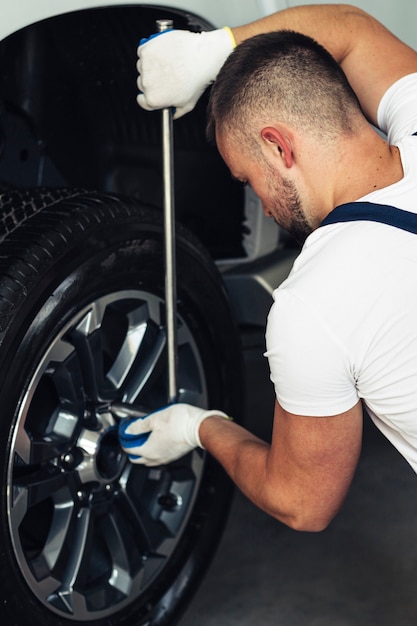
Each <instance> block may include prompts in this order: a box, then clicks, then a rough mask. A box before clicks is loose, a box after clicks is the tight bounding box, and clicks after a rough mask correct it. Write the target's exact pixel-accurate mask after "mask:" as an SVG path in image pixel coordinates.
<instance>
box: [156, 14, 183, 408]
mask: <svg viewBox="0 0 417 626" xmlns="http://www.w3.org/2000/svg"><path fill="white" fill-rule="evenodd" d="M156 27H157V30H158V32H160V33H161V32H163V31H165V30H170V29H171V28H173V21H172V20H157V22H156ZM162 175H163V192H164V197H163V209H164V254H165V315H166V335H167V339H166V340H167V357H168V403H173V402H175V401H176V399H177V365H178V363H177V280H176V278H177V277H176V259H175V201H174V129H173V120H172V109H171V108H165V109H162Z"/></svg>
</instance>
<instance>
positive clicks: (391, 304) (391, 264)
mask: <svg viewBox="0 0 417 626" xmlns="http://www.w3.org/2000/svg"><path fill="white" fill-rule="evenodd" d="M378 123H379V125H380V127H381V129H383V130H384V132H387V134H388V137H389V141H390V143H394V144H395V145H397V146H398V147H399V149H400V154H401V160H402V164H403V170H404V177H403V179H402V180H401V181H399V182H397V183H395V184H394V185H391V186H389V187H386V188H385V189H382V190H378V191H376V192H373V193H371V194H369V195H367V196H366V197H364V198H361V200H362V201H368V202H376V203H379V204H390V205H393V206H395V207H398V208H400V209H404V210H407V211H411V212H414V213H417V136H416V137H411V136H409V135H411V134H412V133H414V132H416V131H417V74H412V75H410V76H407V77H405V78H403V79H401V80H400V81H398V82H397V83H395V85H393V86H392V87H391V88H390V89H389V90H388V91H387V93H386V94H385V95H384V97H383V98H382V100H381V103H380V105H379V110H378ZM266 346H267V351H266V353H265V354H266V356H267V357H268V359H269V365H270V371H271V380H272V382H273V383H274V385H275V392H276V396H277V399H278V401H279V403H280V404H281V406H282V407H283V408H284V409H286V410H287V411H290V412H291V413H295V414H299V415H311V416H328V415H336V414H338V413H342V412H344V411H347V410H349V409H350V408H352V407H353V406H354V405H355V404H356V403H357V402H358V400H359V399H362V400H363V401H364V403H365V404H366V406H367V409H368V412H369V414H370V416H371V417H372V419H373V420H374V422H375V424H376V425H377V426H378V428H379V429H380V430H381V431H382V432H383V433H384V434H385V435H386V437H387V438H388V439H389V440H390V441H391V442H392V443H393V444H394V446H395V447H396V448H397V449H398V450H399V451H400V452H401V454H403V456H404V457H405V458H406V459H407V461H408V462H409V463H410V464H411V465H412V467H413V468H414V470H415V471H416V472H417V235H415V234H412V233H409V232H406V231H404V230H401V229H398V228H394V227H392V226H389V225H386V224H381V223H376V222H367V221H357V222H348V223H337V224H329V225H327V226H324V227H321V228H318V229H317V230H315V231H314V232H313V233H312V234H311V235H310V236H309V237H308V239H307V240H306V242H305V244H304V247H303V249H302V251H301V253H300V255H299V256H298V258H297V259H296V261H295V263H294V267H293V269H292V271H291V273H290V275H289V277H288V278H287V280H285V281H284V282H283V283H282V284H281V285H280V287H279V288H278V289H276V290H275V292H274V304H273V305H272V308H271V311H270V314H269V316H268V324H267V331H266Z"/></svg>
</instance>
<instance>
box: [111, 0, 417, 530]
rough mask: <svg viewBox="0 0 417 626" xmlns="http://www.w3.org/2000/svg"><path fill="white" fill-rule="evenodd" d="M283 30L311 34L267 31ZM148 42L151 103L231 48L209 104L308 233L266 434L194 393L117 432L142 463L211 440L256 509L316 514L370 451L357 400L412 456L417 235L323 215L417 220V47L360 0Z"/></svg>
mask: <svg viewBox="0 0 417 626" xmlns="http://www.w3.org/2000/svg"><path fill="white" fill-rule="evenodd" d="M282 29H285V30H286V31H288V30H291V31H296V33H302V34H303V35H306V36H308V38H306V37H304V36H300V35H298V34H295V33H290V32H278V33H273V32H272V31H280V30H282ZM259 33H269V34H266V35H260V36H259V37H254V38H252V36H253V35H257V34H259ZM231 35H233V36H234V38H235V40H236V42H237V43H238V44H240V45H238V46H237V48H236V50H235V51H234V52H233V53H232V54H230V53H231V52H232V48H233V44H232V39H231ZM310 37H311V38H313V39H314V40H315V41H317V42H319V44H321V46H323V47H324V48H325V49H326V50H327V51H329V53H330V54H328V53H327V52H326V51H325V50H323V49H322V48H321V46H319V45H318V44H316V43H315V41H312V40H311V39H310ZM241 42H243V43H241ZM139 55H140V61H139V69H140V78H139V86H140V89H141V91H142V92H143V93H142V94H141V95H140V96H139V102H140V104H141V105H142V106H144V107H145V108H147V109H152V108H160V107H163V106H175V107H177V116H179V115H181V114H183V113H185V112H187V111H188V110H190V109H191V108H192V107H193V106H194V104H195V102H196V101H197V99H198V97H199V96H200V95H201V93H202V91H203V90H204V89H205V87H206V86H207V84H208V83H210V82H211V81H213V80H214V79H215V78H216V76H217V73H218V71H219V69H220V67H221V66H222V65H223V63H224V62H225V63H224V65H223V67H222V69H221V71H220V73H219V74H218V76H217V80H216V81H215V83H214V86H213V88H212V94H211V103H210V111H209V128H210V129H211V132H212V133H214V134H215V138H216V141H217V146H218V149H219V151H220V153H221V155H222V157H223V158H224V160H225V162H226V163H227V165H228V166H229V168H230V170H231V173H232V175H233V176H234V177H236V178H237V179H239V180H242V181H244V182H247V183H249V184H250V185H251V186H252V187H253V189H254V190H255V192H256V193H257V194H258V196H259V197H260V199H261V201H262V203H263V207H264V211H265V213H266V214H267V215H268V216H271V217H273V218H274V219H275V220H276V221H277V222H278V223H279V224H280V225H282V226H283V227H284V228H286V229H288V230H289V231H291V232H293V233H294V234H295V236H297V237H298V238H300V239H302V240H303V241H304V240H305V242H304V245H303V248H302V251H301V253H300V255H299V257H298V258H297V260H296V262H295V264H294V267H293V269H292V271H291V274H290V276H289V277H288V279H287V280H286V281H285V282H284V283H283V284H282V285H281V286H280V287H279V288H278V289H276V291H275V292H274V302H273V305H272V308H271V311H270V314H269V317H268V324H267V332H266V345H267V352H266V355H267V357H268V359H269V364H270V370H271V379H272V381H273V383H274V385H275V390H276V405H275V414H274V427H273V435H272V442H271V445H268V444H267V443H265V442H263V441H261V440H259V439H258V438H256V437H255V436H253V435H252V434H251V433H249V432H248V431H247V430H245V429H244V428H242V427H240V426H239V425H237V424H235V423H234V422H233V421H230V420H227V419H225V417H226V416H225V415H224V414H222V413H221V412H220V411H204V410H203V409H200V408H197V407H192V406H189V405H184V404H177V405H173V406H171V407H168V408H165V409H163V410H161V411H159V412H156V413H153V414H151V415H150V416H148V417H147V418H145V419H143V420H141V419H136V420H130V421H129V420H125V421H123V422H122V428H121V441H122V445H123V447H124V448H125V450H126V451H127V452H128V453H129V454H130V455H132V461H133V462H137V463H142V464H144V465H158V464H164V463H168V462H170V461H172V460H173V459H176V458H178V457H180V456H181V455H183V454H185V453H187V452H189V451H190V450H191V449H193V448H194V447H196V446H201V447H203V448H205V449H206V450H207V451H208V452H209V453H211V454H212V455H214V457H216V459H218V461H219V462H220V463H221V464H222V465H223V466H224V468H225V469H226V471H227V472H228V473H229V475H230V476H231V477H232V479H233V480H234V482H235V483H236V484H237V485H238V487H239V488H240V489H241V490H242V491H243V492H244V493H245V494H246V496H247V497H249V498H250V499H251V500H252V501H253V502H254V503H255V504H256V505H257V506H259V507H260V508H261V509H263V510H264V511H266V512H267V513H269V514H271V515H272V516H274V517H276V518H277V519H279V520H281V521H282V522H284V523H286V524H288V525H289V526H290V527H292V528H295V529H299V530H307V531H316V530H321V529H323V528H324V527H326V525H327V524H328V523H329V522H330V521H331V519H332V518H333V517H334V515H335V514H336V513H337V511H338V510H339V508H340V506H341V504H342V502H343V500H344V497H345V495H346V492H347V490H348V488H349V485H350V483H351V480H352V477H353V474H354V471H355V468H356V465H357V462H358V457H359V454H360V449H361V439H362V402H363V403H364V404H365V406H366V408H367V411H368V412H369V414H370V416H371V417H372V419H373V420H374V422H375V423H376V425H377V426H378V428H380V430H381V431H382V432H383V433H384V434H385V435H386V437H387V438H388V439H389V440H390V441H391V442H392V443H393V444H394V446H395V447H396V448H397V449H398V450H399V451H400V452H401V453H402V454H403V455H404V457H405V458H406V459H407V460H408V462H409V463H410V464H411V465H412V467H413V468H414V469H415V470H416V471H417V235H416V234H414V233H412V232H409V231H408V230H404V229H403V228H398V227H394V226H392V225H389V224H384V223H380V222H378V221H373V219H372V217H371V219H354V221H347V222H340V221H338V220H337V219H336V220H335V221H332V220H331V221H330V223H328V224H325V225H321V224H322V222H323V220H325V218H326V217H328V218H330V217H331V216H332V215H334V213H333V210H334V209H335V207H339V210H340V207H342V208H343V206H344V205H346V204H349V203H352V202H353V203H355V205H354V207H355V206H356V207H359V208H360V206H361V205H359V204H358V201H363V202H366V203H367V204H366V205H365V208H367V210H368V211H371V213H372V212H373V214H374V215H376V214H377V213H378V212H379V211H382V208H381V207H378V206H375V204H374V203H377V204H378V205H390V206H392V205H393V206H394V207H395V209H394V211H395V213H396V214H397V213H398V209H401V210H402V211H406V212H408V213H405V214H403V215H405V216H406V217H407V216H408V217H411V221H413V220H414V215H411V216H409V212H411V213H413V214H415V213H417V137H413V136H412V135H413V133H415V132H417V53H416V52H415V51H413V50H411V49H410V48H409V47H407V46H406V45H405V44H403V43H401V42H400V41H399V40H397V39H396V38H395V37H394V36H393V35H392V34H390V33H389V32H388V31H387V30H386V29H385V28H384V27H383V26H382V25H381V24H379V23H378V22H377V21H376V20H375V19H373V18H372V17H370V16H369V15H367V14H365V13H364V12H363V11H361V10H359V9H357V8H353V7H349V6H346V5H320V6H304V7H296V8H292V9H289V10H284V11H282V12H278V13H276V14H274V15H271V16H270V17H267V18H265V19H262V20H260V21H257V22H254V23H252V24H249V25H246V26H242V27H239V28H235V29H233V31H230V29H220V30H218V31H213V32H212V33H208V34H204V35H201V34H194V33H188V32H179V31H173V32H170V33H166V34H163V35H161V36H158V37H156V38H155V39H152V40H151V41H148V42H147V43H145V44H144V45H142V46H141V47H140V49H139ZM330 55H331V56H330ZM332 57H333V58H332ZM226 59H227V60H226ZM162 60H163V63H162V62H161V61H162ZM334 60H335V61H336V62H335V61H334ZM161 65H162V66H164V65H165V69H162V70H161V71H163V77H161V74H160V72H159V71H157V70H156V69H155V68H158V70H159V68H160V67H161ZM340 68H342V70H343V72H342V71H341V69H340ZM345 75H346V76H347V79H348V80H349V82H350V85H351V86H352V88H353V90H354V92H353V91H352V90H351V88H350V86H349V84H348V83H347V81H346V80H345ZM169 78H172V80H169ZM355 94H356V96H355ZM358 100H359V102H358ZM369 122H371V123H372V124H373V125H375V126H377V127H379V128H380V129H382V130H383V131H384V133H387V137H388V141H385V139H384V138H383V137H382V136H381V135H380V134H378V133H376V132H375V130H374V128H373V127H372V126H371V125H370V124H369ZM369 203H372V204H369ZM354 207H353V208H354ZM337 210H338V209H336V212H337ZM345 210H347V211H348V213H349V212H351V211H352V205H350V204H349V206H348V207H345ZM345 212H346V211H345ZM415 220H417V217H416V218H415ZM143 433H150V436H149V438H148V439H147V441H146V443H144V444H143V445H140V443H141V441H142V440H141V439H137V437H138V436H140V435H141V434H143Z"/></svg>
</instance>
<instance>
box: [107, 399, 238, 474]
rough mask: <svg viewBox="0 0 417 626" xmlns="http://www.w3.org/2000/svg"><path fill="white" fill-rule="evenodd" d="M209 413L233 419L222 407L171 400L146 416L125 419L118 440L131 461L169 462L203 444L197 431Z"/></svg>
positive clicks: (152, 463) (151, 463) (143, 463)
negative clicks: (220, 408)
mask: <svg viewBox="0 0 417 626" xmlns="http://www.w3.org/2000/svg"><path fill="white" fill-rule="evenodd" d="M210 415H219V416H220V417H224V418H225V419H230V418H229V417H228V416H227V415H226V414H225V413H223V412H222V411H206V410H205V409H200V408H198V407H196V406H191V405H190V404H172V405H170V406H167V407H165V408H163V409H160V410H159V411H155V412H154V413H150V414H149V415H147V416H146V417H138V418H133V419H128V418H125V419H122V421H121V422H120V424H119V441H120V444H121V446H122V448H123V450H124V451H125V452H126V453H127V455H128V456H129V459H130V460H131V461H132V463H136V464H139V465H147V466H148V467H151V466H155V465H166V464H168V463H171V462H172V461H176V460H177V459H179V458H181V457H182V456H184V455H185V454H188V452H191V450H194V448H197V447H200V448H202V447H203V446H202V445H201V441H200V437H199V434H198V431H199V428H200V425H201V423H202V421H203V420H205V419H206V418H207V417H210Z"/></svg>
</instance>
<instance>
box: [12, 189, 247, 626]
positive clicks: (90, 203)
mask: <svg viewBox="0 0 417 626" xmlns="http://www.w3.org/2000/svg"><path fill="white" fill-rule="evenodd" d="M1 202H2V209H3V211H2V216H3V217H2V220H3V221H2V224H3V231H4V235H3V239H2V241H1V243H0V381H1V385H0V406H1V413H0V435H1V437H0V467H1V468H2V475H1V485H2V486H1V528H0V532H1V538H0V544H1V547H0V588H1V592H0V593H1V597H0V599H1V602H0V607H1V608H0V615H1V617H2V621H3V623H7V624H14V625H16V626H27V624H29V623H30V624H32V625H34V626H35V625H39V626H49V625H54V626H56V625H58V624H59V625H64V624H68V625H69V624H74V623H75V624H90V625H97V626H98V625H103V626H104V625H106V626H110V625H116V624H117V625H119V624H120V625H125V626H127V625H133V624H135V626H139V625H145V624H146V625H163V624H174V623H176V621H177V619H178V617H179V616H180V615H181V614H182V612H183V610H184V608H185V607H186V605H187V602H188V601H189V600H190V598H191V597H192V594H193V593H194V592H195V590H196V588H197V585H198V583H199V582H200V581H201V579H202V576H203V574H204V572H205V570H206V568H207V566H208V564H209V563H210V559H211V557H212V556H213V552H214V549H215V546H216V545H217V544H218V541H219V538H220V536H221V531H222V529H223V527H224V523H225V520H226V516H227V512H228V509H229V504H230V499H231V494H232V487H231V484H230V481H229V480H228V479H227V478H226V476H225V474H224V473H223V470H222V469H221V468H220V467H219V466H218V465H217V464H216V462H215V461H214V460H213V459H212V458H210V457H209V456H208V455H206V454H205V453H204V452H203V451H202V450H196V451H194V452H192V453H190V454H189V455H187V456H186V457H184V458H183V459H180V460H179V461H176V462H175V463H172V464H170V465H168V466H164V467H158V468H144V467H140V466H134V465H132V464H131V463H130V462H129V461H128V460H127V457H126V455H125V454H124V453H123V451H122V450H121V448H120V446H119V443H118V439H117V434H116V433H117V417H114V415H113V413H112V410H111V409H112V404H113V403H120V402H123V403H125V404H129V405H132V406H137V407H140V408H141V409H145V410H146V411H148V410H149V411H150V410H153V409H156V408H159V407H161V406H163V405H164V404H166V402H167V368H166V365H165V361H166V333H165V324H164V266H163V265H164V264H163V226H162V220H161V216H160V214H159V212H157V211H156V212H155V211H153V210H151V209H149V208H147V207H143V206H141V204H140V203H138V202H137V201H135V200H133V199H130V198H124V199H123V198H120V197H113V196H109V195H99V194H88V193H82V192H79V193H77V192H67V191H63V192H62V191H59V190H56V191H50V192H41V191H34V192H29V191H26V192H9V193H7V194H4V195H3V196H2V197H1ZM176 246H177V275H178V285H177V293H178V305H177V326H178V387H179V395H178V399H179V401H181V402H188V403H192V404H196V405H200V406H202V407H206V406H207V407H212V408H213V407H214V408H216V407H218V408H219V409H222V410H225V411H226V412H228V413H229V414H232V415H234V416H236V417H238V415H239V411H240V408H239V399H240V395H241V388H240V385H241V378H240V371H241V370H240V347H239V341H238V336H237V333H236V328H235V324H234V320H233V317H232V315H231V312H230V309H229V303H228V299H227V296H226V293H225V291H224V288H223V284H222V281H221V278H220V276H219V274H218V272H217V269H216V267H215V265H214V264H213V263H212V261H211V259H210V257H209V256H208V255H207V254H206V252H205V251H204V250H203V249H202V247H201V246H200V244H199V242H198V241H196V240H195V238H193V237H192V236H191V235H190V234H189V233H187V232H186V231H185V230H183V229H181V228H178V233H177V244H176Z"/></svg>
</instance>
